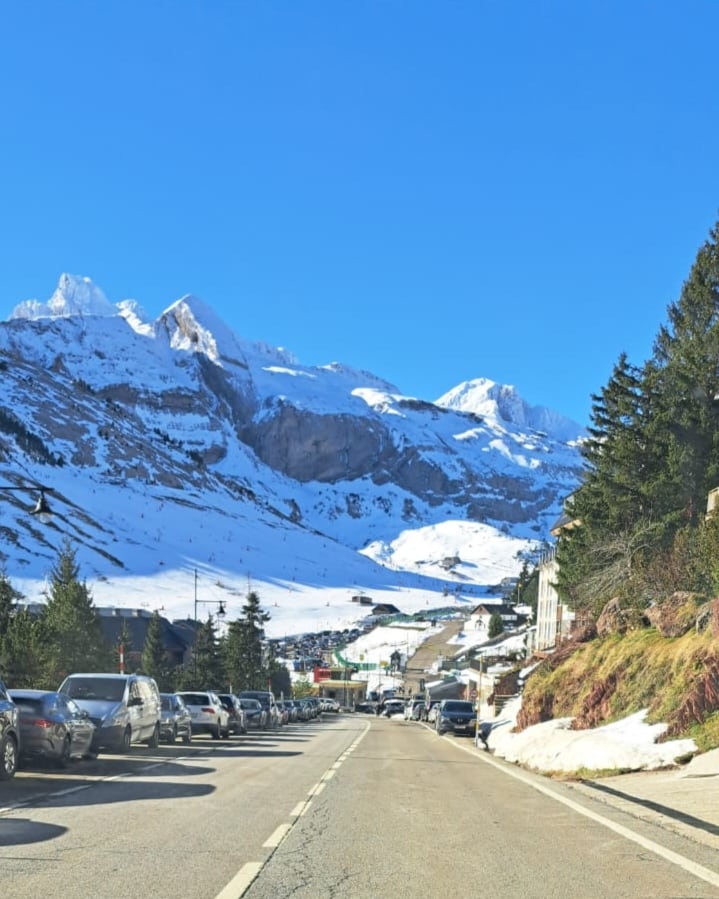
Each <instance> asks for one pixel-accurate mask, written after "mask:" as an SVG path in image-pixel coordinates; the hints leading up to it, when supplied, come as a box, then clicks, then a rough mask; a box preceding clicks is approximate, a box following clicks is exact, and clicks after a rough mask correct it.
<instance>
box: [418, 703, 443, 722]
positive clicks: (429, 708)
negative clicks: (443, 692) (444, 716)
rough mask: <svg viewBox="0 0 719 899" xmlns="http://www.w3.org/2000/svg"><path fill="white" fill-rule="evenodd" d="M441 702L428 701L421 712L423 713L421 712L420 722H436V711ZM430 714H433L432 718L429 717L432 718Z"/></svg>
mask: <svg viewBox="0 0 719 899" xmlns="http://www.w3.org/2000/svg"><path fill="white" fill-rule="evenodd" d="M441 701H442V700H441V699H430V700H427V701H426V702H425V704H424V706H423V707H422V710H421V712H420V717H419V720H420V721H428V722H434V716H435V715H436V711H435V710H436V708H437V706H438V705H439V704H440V702H441ZM430 713H431V715H432V717H431V718H430V717H429V716H430Z"/></svg>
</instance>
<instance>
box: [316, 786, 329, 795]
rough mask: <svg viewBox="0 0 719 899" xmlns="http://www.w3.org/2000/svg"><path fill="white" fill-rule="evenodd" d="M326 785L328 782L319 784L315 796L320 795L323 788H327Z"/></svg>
mask: <svg viewBox="0 0 719 899" xmlns="http://www.w3.org/2000/svg"><path fill="white" fill-rule="evenodd" d="M326 786H327V784H323V783H322V784H319V785H318V786H317V789H316V790H315V796H319V795H320V793H321V792H322V790H324V788H325V787H326Z"/></svg>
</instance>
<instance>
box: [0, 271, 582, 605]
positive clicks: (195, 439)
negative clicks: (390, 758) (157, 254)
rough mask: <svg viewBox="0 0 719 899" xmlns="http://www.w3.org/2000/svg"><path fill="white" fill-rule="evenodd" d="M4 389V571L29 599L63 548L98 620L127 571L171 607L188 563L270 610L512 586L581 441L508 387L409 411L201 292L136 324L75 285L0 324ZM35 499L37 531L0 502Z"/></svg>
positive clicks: (570, 484)
mask: <svg viewBox="0 0 719 899" xmlns="http://www.w3.org/2000/svg"><path fill="white" fill-rule="evenodd" d="M0 379H1V383H2V385H3V391H2V400H1V401H0V510H2V526H3V527H2V531H1V532H0V564H1V565H2V566H3V567H4V568H5V570H6V572H7V573H8V575H9V576H10V578H11V580H12V581H13V582H18V581H19V582H21V584H20V586H21V587H22V589H24V590H25V591H26V592H27V593H28V594H30V593H32V592H33V591H34V592H35V593H36V594H37V593H38V592H39V590H40V589H41V586H42V582H43V578H44V576H45V575H46V573H47V570H48V568H49V566H50V565H51V564H52V562H53V561H54V558H55V555H56V549H57V546H58V545H59V544H60V542H61V541H62V540H63V539H65V538H69V539H70V540H71V541H72V542H73V544H74V545H75V546H76V547H77V548H78V560H79V562H80V565H81V569H82V571H83V574H84V575H85V576H86V577H87V579H88V582H89V583H90V584H91V585H92V586H93V590H94V594H95V598H96V602H98V603H100V602H102V601H103V600H106V599H108V598H109V599H112V600H113V601H114V602H115V603H116V604H120V605H127V604H132V602H133V597H132V596H125V597H124V600H125V601H123V602H120V601H119V600H118V593H119V594H122V589H123V587H122V585H123V582H124V583H125V584H127V583H128V582H129V581H127V580H125V581H123V578H125V577H126V576H129V575H130V574H132V575H133V576H135V577H136V576H138V575H142V576H143V577H146V578H147V579H148V583H149V584H151V585H152V590H153V591H154V595H156V596H157V599H158V601H159V600H162V602H163V604H165V606H167V604H168V603H172V602H173V599H172V597H171V596H169V595H167V594H168V588H167V584H169V583H172V579H171V578H170V576H169V573H170V572H180V573H181V581H182V579H183V578H184V583H185V585H186V578H187V571H188V570H191V569H193V568H194V569H197V568H198V567H199V568H201V570H202V571H203V572H205V573H206V577H208V578H209V577H210V576H211V577H212V578H213V579H215V581H216V583H220V582H222V583H223V584H229V583H232V584H235V583H236V584H237V586H236V588H234V587H233V589H236V590H237V591H238V592H240V593H242V592H243V590H245V591H246V584H247V579H248V577H249V578H251V580H252V582H253V583H257V584H260V585H261V589H260V592H261V593H263V594H264V597H263V598H265V599H266V600H267V599H271V598H272V596H275V595H277V596H284V597H286V596H288V595H290V594H291V592H292V590H293V589H300V588H302V589H316V590H317V591H318V596H319V595H320V593H321V592H322V591H323V590H326V589H329V588H330V587H331V588H332V589H334V590H339V591H343V593H342V595H343V599H346V594H347V592H348V591H349V592H351V591H352V590H353V589H354V588H355V587H356V586H357V585H364V586H365V588H367V589H369V588H370V587H372V589H375V590H397V589H410V588H411V589H416V590H419V591H420V593H419V594H417V596H419V595H420V594H421V595H422V596H424V593H423V592H422V591H429V592H430V593H432V592H433V591H434V592H436V593H441V594H442V595H446V593H447V588H448V585H449V586H451V588H452V590H453V591H454V592H455V593H456V592H457V590H458V589H459V588H460V587H461V586H462V585H465V586H466V585H472V584H474V585H476V586H477V587H480V586H484V585H488V584H489V585H491V584H496V583H498V582H499V581H500V580H501V579H502V577H503V576H507V575H511V574H516V573H517V570H518V568H519V565H520V564H521V563H520V562H518V561H517V559H516V556H517V553H521V552H525V551H529V550H530V549H531V547H532V546H533V545H534V544H536V543H537V542H538V541H542V540H544V539H546V538H547V536H548V528H549V525H550V524H551V522H552V521H553V519H554V518H555V517H556V516H557V515H558V514H559V511H560V508H561V502H562V499H563V497H565V496H566V495H567V494H568V493H569V492H571V490H572V489H574V487H575V486H576V484H577V481H578V478H579V474H580V470H581V461H580V457H579V450H578V440H580V439H581V437H582V435H583V431H582V428H581V427H580V426H579V425H578V424H576V423H574V422H571V421H569V420H568V419H566V418H563V417H562V416H560V415H558V414H557V413H555V412H552V411H551V410H548V409H544V408H541V407H530V406H528V405H527V404H526V403H524V401H523V400H522V399H521V398H520V397H519V396H518V395H517V394H516V392H515V391H514V389H513V388H512V387H507V386H502V385H497V384H494V383H492V382H491V381H487V380H485V379H476V380H474V381H470V382H467V383H465V384H462V385H459V386H458V387H456V388H455V389H454V390H452V391H450V392H449V393H447V394H445V395H444V396H443V397H441V398H440V399H439V400H437V401H436V402H434V403H432V402H428V401H425V400H422V399H418V398H415V397H408V396H404V395H403V394H402V393H401V392H400V391H399V390H398V389H397V388H396V387H394V386H393V385H391V384H389V383H387V382H385V381H383V380H382V379H381V378H379V377H377V376H375V375H372V374H370V373H368V372H363V371H357V370H354V369H351V368H347V367H346V366H343V365H340V364H338V363H332V364H329V365H326V366H320V367H308V366H304V365H302V364H301V363H300V362H298V360H297V359H295V358H294V356H293V355H292V354H291V353H289V352H288V351H286V350H283V349H278V348H273V347H270V346H266V345H263V344H258V343H251V342H249V341H245V340H242V339H241V338H240V337H239V336H238V335H236V334H235V333H234V332H233V331H232V330H231V329H229V328H228V327H227V325H226V324H225V323H224V322H223V321H222V320H221V319H220V318H219V317H218V316H217V315H216V314H215V313H214V312H213V311H212V309H211V308H210V307H209V306H207V305H206V304H205V303H203V302H202V301H201V300H198V299H197V298H196V297H192V296H186V297H183V298H182V299H180V300H178V301H176V302H175V303H173V304H172V305H170V306H169V307H168V308H167V309H166V310H165V311H164V312H163V313H162V315H160V316H159V318H157V320H155V321H148V320H147V316H146V315H145V313H144V312H143V310H142V308H141V307H140V306H139V305H138V304H137V303H136V302H134V301H131V300H125V301H122V302H120V303H117V304H113V303H111V302H110V301H109V300H108V299H107V298H106V297H105V295H104V294H103V292H102V291H101V290H100V289H99V288H98V287H97V286H96V285H94V284H93V283H92V281H91V280H90V279H89V278H80V277H76V276H72V275H63V276H62V277H61V278H60V281H59V283H58V287H57V289H56V290H55V292H54V294H53V295H52V297H51V298H50V300H49V301H48V302H47V303H40V302H38V301H37V300H28V301H25V302H23V303H21V304H20V305H18V306H17V307H16V308H15V309H14V311H13V312H12V314H11V316H10V318H9V320H8V321H7V322H4V323H2V324H0ZM37 483H39V484H44V485H46V486H48V487H50V488H52V489H53V496H52V504H53V507H56V509H57V514H56V515H55V516H54V523H53V525H51V526H48V528H46V529H44V530H39V529H38V528H37V526H36V525H35V523H34V522H32V523H31V522H29V521H28V519H27V516H25V515H24V506H25V505H26V503H25V504H23V501H22V500H23V491H15V492H13V491H6V492H3V489H2V488H3V485H4V486H5V487H9V486H22V485H27V484H37ZM25 499H26V498H25ZM8 510H11V514H10V516H8V515H7V514H6V513H7V511H8ZM425 538H427V539H425ZM438 541H439V542H438ZM443 541H444V542H443ZM412 545H414V546H415V549H414V550H411V551H410V550H409V549H408V548H409V547H411V546H412ZM429 546H431V547H432V550H431V552H430V553H429V555H428V553H427V551H426V550H427V547H429ZM489 546H492V547H493V549H492V551H491V553H489V554H488V553H487V547H489ZM395 548H397V552H396V553H395V551H394V549H395ZM413 555H414V556H415V558H413ZM447 555H450V556H453V557H457V558H458V559H459V560H460V563H459V567H457V566H455V568H454V569H453V570H452V571H451V572H449V571H448V570H447V568H446V567H442V566H441V565H440V563H441V562H442V559H443V558H444V557H445V556H447ZM490 556H491V558H490ZM462 566H464V568H462ZM133 583H135V581H134V580H133ZM310 585H311V586H310ZM372 585H374V586H372ZM185 589H186V586H185ZM328 595H329V594H328ZM184 601H185V602H186V599H185V600H184ZM422 601H423V602H425V601H428V600H424V599H423V600H422ZM275 602H277V605H278V607H279V605H280V603H279V601H278V600H275ZM326 602H328V603H329V604H330V605H331V600H330V599H326ZM185 608H186V606H185ZM328 614H329V613H328Z"/></svg>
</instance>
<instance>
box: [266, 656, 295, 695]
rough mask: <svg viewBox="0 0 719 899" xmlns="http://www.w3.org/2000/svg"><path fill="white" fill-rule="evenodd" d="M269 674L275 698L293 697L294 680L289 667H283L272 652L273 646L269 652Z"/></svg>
mask: <svg viewBox="0 0 719 899" xmlns="http://www.w3.org/2000/svg"><path fill="white" fill-rule="evenodd" d="M267 674H268V677H269V681H270V690H272V692H273V693H274V694H275V696H278V697H279V696H283V697H284V698H285V699H287V698H288V697H290V696H292V678H291V677H290V672H289V671H288V670H287V666H286V665H283V664H282V663H281V662H280V661H279V660H278V659H277V657H276V655H275V654H274V652H273V651H272V648H271V644H270V648H269V649H268V652H267Z"/></svg>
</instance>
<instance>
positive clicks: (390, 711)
mask: <svg viewBox="0 0 719 899" xmlns="http://www.w3.org/2000/svg"><path fill="white" fill-rule="evenodd" d="M382 714H383V715H386V716H387V718H391V717H392V716H393V715H403V714H404V702H402V700H401V699H385V702H384V705H383V706H382Z"/></svg>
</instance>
